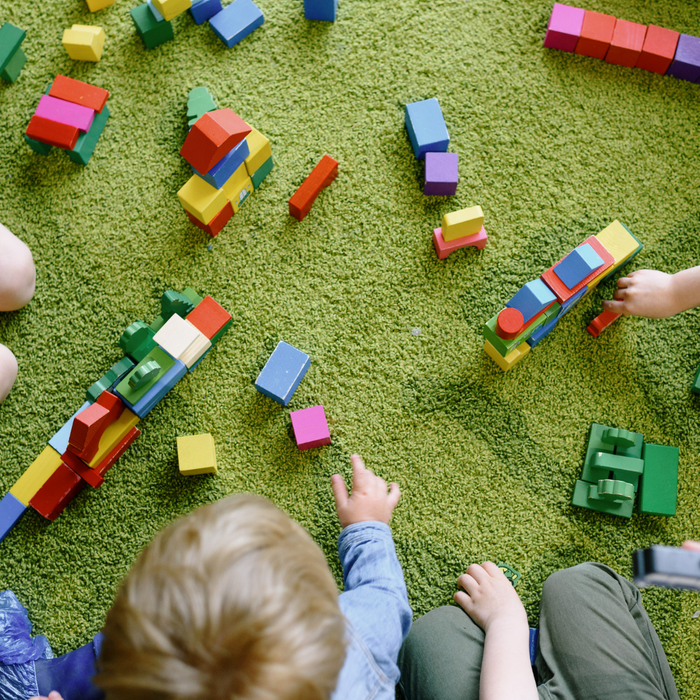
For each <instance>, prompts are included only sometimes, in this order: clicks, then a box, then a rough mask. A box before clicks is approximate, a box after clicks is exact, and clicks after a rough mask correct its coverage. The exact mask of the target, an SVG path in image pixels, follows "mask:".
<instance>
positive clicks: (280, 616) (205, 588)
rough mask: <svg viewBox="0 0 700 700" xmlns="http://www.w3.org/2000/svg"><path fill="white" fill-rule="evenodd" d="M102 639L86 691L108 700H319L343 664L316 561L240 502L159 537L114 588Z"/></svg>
mask: <svg viewBox="0 0 700 700" xmlns="http://www.w3.org/2000/svg"><path fill="white" fill-rule="evenodd" d="M104 634H105V638H104V643H103V645H102V652H101V654H100V666H101V672H100V674H99V675H98V676H97V678H96V679H95V681H96V683H97V684H98V685H100V686H101V687H102V688H103V689H104V690H105V691H106V692H107V698H108V700H122V699H123V700H142V699H145V698H149V699H153V698H158V699H162V700H166V699H167V700H170V699H172V700H176V699H177V700H218V699H219V698H221V699H224V698H226V699H229V698H245V699H247V700H273V699H274V700H296V699H297V698H298V699H299V700H301V699H302V698H303V699H304V700H315V699H317V698H318V699H319V700H321V699H324V700H325V699H326V698H328V697H329V696H330V694H331V692H332V690H333V689H334V688H335V685H336V681H337V678H338V674H339V673H340V669H341V667H342V665H343V661H344V658H345V622H344V618H343V615H342V613H341V612H340V608H339V606H338V590H337V588H336V585H335V581H334V579H333V576H332V575H331V572H330V570H329V568H328V564H327V563H326V560H325V557H324V556H323V553H322V552H321V550H320V549H319V547H318V546H317V545H316V544H315V543H314V542H313V540H312V539H311V537H310V536H309V534H308V533H307V532H306V530H304V528H302V527H301V526H300V525H298V524H297V523H295V522H294V521H293V520H291V518H289V517H288V516H287V515H285V514H284V513H283V512H282V511H280V510H278V509H277V508H276V507H275V506H274V505H272V503H270V502H269V501H267V500H265V499H264V498H260V497H258V496H249V495H241V496H231V497H229V498H226V499H224V500H222V501H219V502H217V503H212V504H211V505H208V506H204V507H202V508H200V509H198V510H196V511H195V512H193V513H191V514H190V515H188V516H186V517H184V518H181V519H180V520H177V521H176V522H175V523H173V524H172V525H171V526H170V527H168V528H167V529H165V530H163V532H161V533H159V534H158V535H157V536H156V538H155V539H154V540H153V542H151V544H150V545H148V547H146V549H145V550H144V551H143V552H142V554H141V556H140V557H139V559H138V560H137V562H136V563H135V564H134V566H133V568H132V569H131V571H130V572H129V574H128V575H127V577H126V579H125V580H124V582H123V583H122V585H121V588H120V589H119V592H118V594H117V597H116V600H115V601H114V605H113V606H112V608H111V610H110V611H109V613H108V614H107V620H106V622H105V626H104Z"/></svg>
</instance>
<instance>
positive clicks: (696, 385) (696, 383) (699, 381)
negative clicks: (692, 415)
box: [690, 367, 700, 394]
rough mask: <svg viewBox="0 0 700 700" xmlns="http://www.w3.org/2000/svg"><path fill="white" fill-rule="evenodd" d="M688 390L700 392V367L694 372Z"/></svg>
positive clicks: (694, 392) (695, 392)
mask: <svg viewBox="0 0 700 700" xmlns="http://www.w3.org/2000/svg"><path fill="white" fill-rule="evenodd" d="M690 391H692V392H693V394H700V367H698V369H697V372H695V378H694V379H693V384H692V386H691V387H690Z"/></svg>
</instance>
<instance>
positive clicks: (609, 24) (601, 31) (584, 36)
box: [575, 10, 617, 58]
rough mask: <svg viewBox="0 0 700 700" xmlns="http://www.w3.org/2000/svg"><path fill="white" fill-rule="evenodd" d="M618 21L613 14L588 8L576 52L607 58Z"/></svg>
mask: <svg viewBox="0 0 700 700" xmlns="http://www.w3.org/2000/svg"><path fill="white" fill-rule="evenodd" d="M616 21H617V20H616V19H615V17H613V16H612V15H604V14H602V13H601V12H592V11H591V10H586V11H585V14H584V16H583V24H582V25H581V36H580V37H579V40H578V42H576V49H575V53H578V54H581V55H582V56H590V57H591V58H605V54H606V53H608V49H609V48H610V42H611V41H612V37H613V32H614V31H615V23H616Z"/></svg>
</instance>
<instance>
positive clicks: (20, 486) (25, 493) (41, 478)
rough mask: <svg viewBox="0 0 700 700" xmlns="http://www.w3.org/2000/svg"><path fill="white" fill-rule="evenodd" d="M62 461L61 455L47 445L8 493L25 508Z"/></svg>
mask: <svg viewBox="0 0 700 700" xmlns="http://www.w3.org/2000/svg"><path fill="white" fill-rule="evenodd" d="M62 462H63V460H62V459H61V455H60V454H58V452H56V450H54V448H53V447H51V445H47V446H46V447H45V448H44V450H43V452H42V453H41V454H40V455H39V456H38V457H37V458H36V459H35V460H34V461H33V462H32V463H31V465H30V467H29V469H27V471H26V472H24V474H22V476H20V478H19V479H17V481H16V482H15V485H14V486H13V487H12V488H11V489H10V493H11V494H12V495H13V496H14V497H15V498H16V499H17V500H18V501H20V502H21V503H23V504H24V505H25V506H28V505H29V501H31V500H32V498H34V496H35V495H36V493H37V491H38V490H39V489H40V488H41V487H42V486H43V485H44V484H45V483H46V482H47V481H48V479H49V477H50V476H51V475H52V474H53V473H54V472H55V471H56V470H57V469H58V467H59V466H60V465H61V464H62Z"/></svg>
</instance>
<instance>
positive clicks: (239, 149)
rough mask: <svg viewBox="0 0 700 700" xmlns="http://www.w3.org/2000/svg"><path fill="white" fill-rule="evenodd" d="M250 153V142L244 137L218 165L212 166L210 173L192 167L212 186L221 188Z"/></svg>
mask: <svg viewBox="0 0 700 700" xmlns="http://www.w3.org/2000/svg"><path fill="white" fill-rule="evenodd" d="M249 155H250V148H249V147H248V142H247V141H246V140H245V139H243V141H241V142H240V143H238V144H236V145H235V146H234V147H233V148H232V149H231V150H230V151H229V152H228V153H227V154H226V155H225V156H224V157H223V158H222V159H221V160H220V161H219V162H218V163H217V164H216V165H214V166H212V168H211V170H210V171H209V172H208V173H204V174H202V173H200V172H199V170H197V168H192V170H194V171H195V172H196V173H197V175H199V177H201V178H202V180H206V182H208V183H209V184H210V185H211V186H212V187H214V188H215V189H217V190H219V189H221V188H222V187H223V186H224V183H225V182H226V181H227V180H228V179H229V178H230V177H231V175H233V173H235V172H236V170H238V168H240V167H241V165H243V161H244V160H245V159H246V158H247V157H248V156H249Z"/></svg>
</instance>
